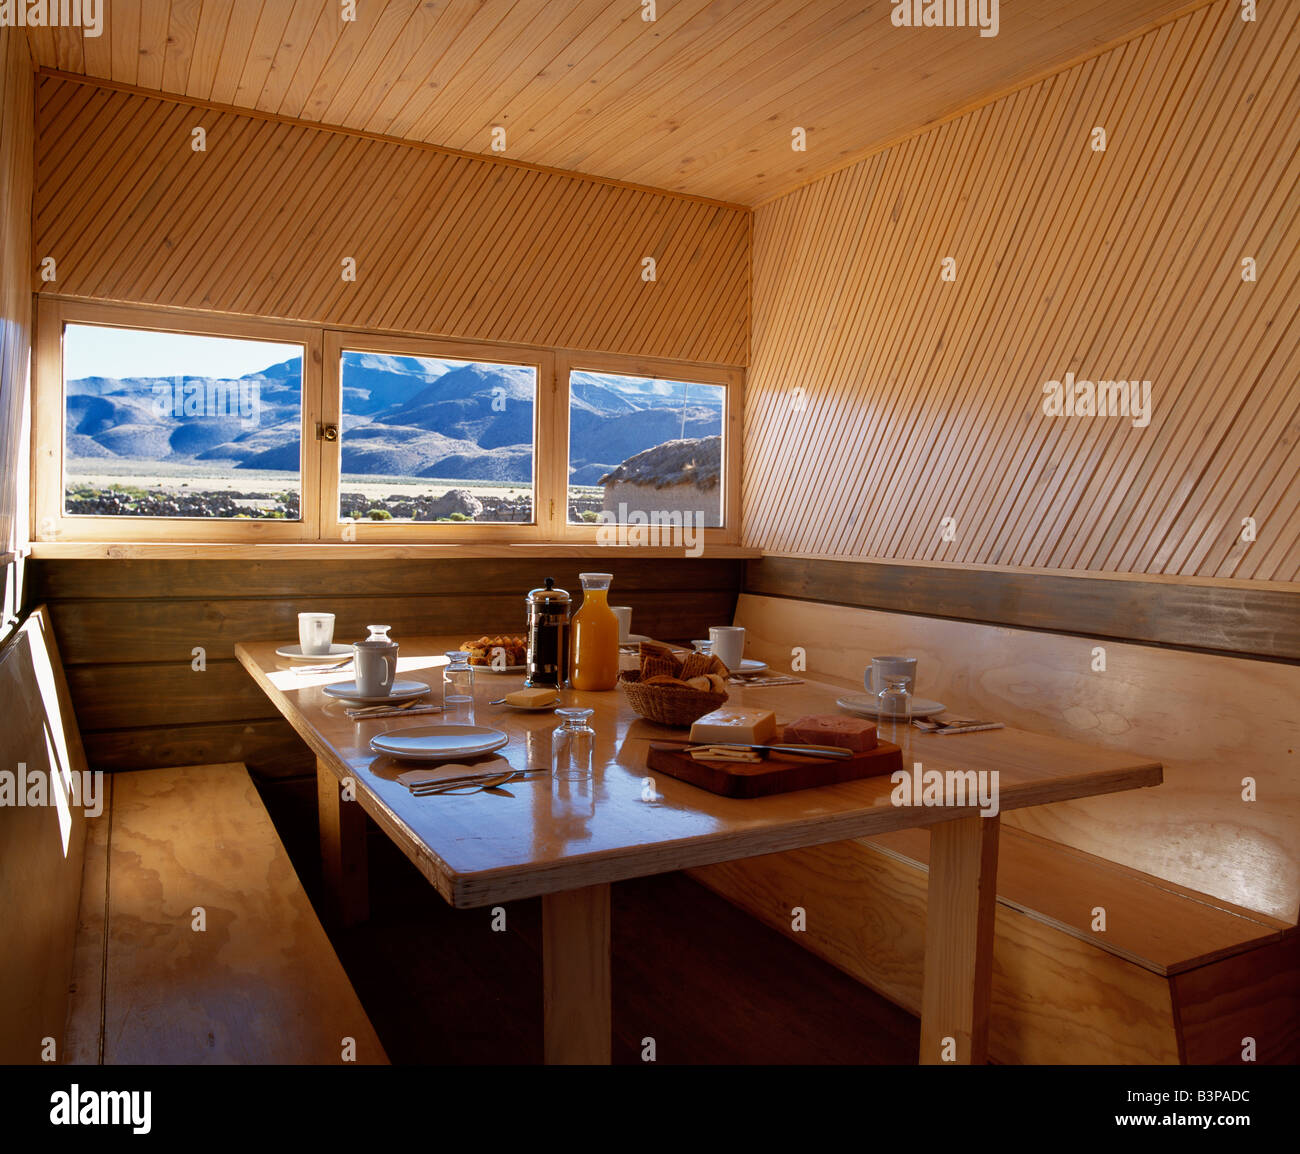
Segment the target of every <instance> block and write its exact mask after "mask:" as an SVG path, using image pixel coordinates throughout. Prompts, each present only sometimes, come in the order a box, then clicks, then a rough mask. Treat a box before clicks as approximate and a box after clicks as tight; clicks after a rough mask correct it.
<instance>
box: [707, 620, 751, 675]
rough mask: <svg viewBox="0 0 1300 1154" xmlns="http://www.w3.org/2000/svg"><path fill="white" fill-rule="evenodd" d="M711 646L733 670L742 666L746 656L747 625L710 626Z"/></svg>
mask: <svg viewBox="0 0 1300 1154" xmlns="http://www.w3.org/2000/svg"><path fill="white" fill-rule="evenodd" d="M709 642H710V645H709V648H710V650H711V651H712V653H713V656H714V657H716V658H717V659H718V660H719V661H721V662H722V664H723V665H725V666H726V667H727V668H728V669H729V670H732V671H733V672H734V671H736V670H738V669H739V668H740V661H741V658H743V657H744V656H745V627H744V626H743V625H711V626H709Z"/></svg>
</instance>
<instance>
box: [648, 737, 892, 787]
mask: <svg viewBox="0 0 1300 1154" xmlns="http://www.w3.org/2000/svg"><path fill="white" fill-rule="evenodd" d="M683 748H685V747H684V746H680V745H664V744H660V743H655V742H651V743H650V752H649V753H648V754H647V755H646V765H647V766H649V768H651V769H653V770H657V771H658V772H659V773H666V774H667V775H668V776H669V777H675V778H677V779H678V780H680V781H686V782H690V784H691V785H698V786H699V787H700V788H701V789H707V790H708V791H709V792H710V793H717V794H721V795H722V796H723V797H768V796H770V795H771V794H774V793H792V792H793V791H794V790H796V789H815V788H816V787H817V786H819V785H837V784H838V783H839V782H842V781H856V780H857V779H858V778H861V777H875V776H877V775H878V774H883V773H894V772H896V771H897V770H900V769H902V768H903V755H902V751H901V750H900V749H899V748H898V746H896V745H890V744H889V742H887V741H882V742H881V743H880V744H879V745H878V746H876V748H875V749H873V750H870V751H868V752H867V753H858V754H854V755H853V756H852V757H846V758H843V759H836V760H832V759H831V758H818V757H799V756H798V755H797V754H792V753H769V754H768V755H767V757H766V758H764V759H763V760H762V761H758V762H743V761H742V762H736V761H696V760H695V758H693V757H692V756H691V755H690V754H689V753H683V752H682V750H683Z"/></svg>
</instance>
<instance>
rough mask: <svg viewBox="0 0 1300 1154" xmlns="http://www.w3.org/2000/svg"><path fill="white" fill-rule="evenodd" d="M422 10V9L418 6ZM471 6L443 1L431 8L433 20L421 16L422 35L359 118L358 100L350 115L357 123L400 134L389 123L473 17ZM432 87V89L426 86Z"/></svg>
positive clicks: (412, 98) (418, 91)
mask: <svg viewBox="0 0 1300 1154" xmlns="http://www.w3.org/2000/svg"><path fill="white" fill-rule="evenodd" d="M422 11H423V10H422ZM474 13H475V9H473V8H471V7H470V5H468V4H443V5H441V6H440V7H439V8H437V9H436V10H435V13H434V19H433V22H432V23H430V22H429V21H428V20H421V21H420V23H419V25H418V27H417V28H416V31H417V32H418V31H420V30H421V29H423V30H424V39H423V40H422V41H421V42H420V44H419V45H418V47H417V48H416V49H415V51H414V52H413V53H412V54H411V57H410V59H409V60H408V62H407V63H406V64H405V65H404V66H403V68H402V70H401V72H400V73H399V74H398V75H397V77H396V78H395V79H394V80H393V81H392V82H391V83H390V84H389V85H388V87H387V89H386V91H385V92H384V93H383V94H382V99H381V100H380V101H379V103H378V106H377V107H375V109H374V111H373V112H372V113H370V114H369V115H367V116H366V118H365V119H364V121H363V120H361V117H360V111H359V108H360V104H359V106H358V111H357V112H355V113H354V117H355V119H356V121H357V122H358V124H359V126H360V127H363V128H365V129H366V130H368V131H371V132H379V133H387V134H389V135H392V136H397V135H400V134H399V133H396V132H392V131H391V129H392V125H393V124H394V122H395V121H396V119H397V117H398V116H399V115H400V114H401V112H402V110H403V109H404V108H406V107H407V106H408V105H411V104H412V103H413V102H417V97H418V96H419V95H420V94H421V93H422V92H423V90H424V89H425V87H426V85H427V84H429V83H430V77H431V76H432V75H433V72H434V70H435V69H436V68H437V66H438V62H439V61H440V60H441V59H442V56H443V54H444V53H445V52H446V51H447V49H448V48H449V46H450V45H452V44H454V43H455V42H456V40H457V38H458V37H459V36H460V34H461V32H462V31H463V30H464V29H465V27H466V25H468V24H469V22H470V21H471V20H472V19H473V18H474ZM430 91H434V90H432V89H431V90H430Z"/></svg>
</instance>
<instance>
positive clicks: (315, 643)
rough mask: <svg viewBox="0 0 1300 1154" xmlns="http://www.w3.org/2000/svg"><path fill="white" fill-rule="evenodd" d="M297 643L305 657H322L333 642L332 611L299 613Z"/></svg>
mask: <svg viewBox="0 0 1300 1154" xmlns="http://www.w3.org/2000/svg"><path fill="white" fill-rule="evenodd" d="M298 644H299V646H300V647H301V648H302V652H303V656H305V657H322V656H324V655H325V654H327V653H329V651H330V646H331V645H333V644H334V614H333V613H299V614H298Z"/></svg>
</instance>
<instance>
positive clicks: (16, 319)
mask: <svg viewBox="0 0 1300 1154" xmlns="http://www.w3.org/2000/svg"><path fill="white" fill-rule="evenodd" d="M31 206H32V66H31V59H30V57H29V56H28V53H27V41H26V38H25V37H24V36H23V35H22V34H21V33H19V32H15V31H14V30H13V29H11V28H0V611H2V613H3V622H4V623H0V639H3V637H4V636H5V635H6V633H7V632H8V629H9V625H8V621H9V617H10V614H11V613H12V612H13V611H14V610H15V609H16V608H17V606H16V605H15V601H16V600H17V599H18V597H19V596H20V593H19V584H20V583H19V566H18V565H17V564H16V563H15V562H13V561H12V555H13V554H14V553H15V552H16V549H17V547H18V546H20V545H25V544H26V543H27V533H28V526H27V515H26V507H25V506H26V483H27V471H28V453H27V446H26V443H25V439H24V436H23V433H24V431H25V430H24V423H23V414H24V412H25V410H26V405H27V394H28V389H27V383H28V364H29V357H30V352H31V316H32V295H31V291H30V285H29V283H28V276H27V270H28V269H29V268H30V267H31V223H32V209H31Z"/></svg>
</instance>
